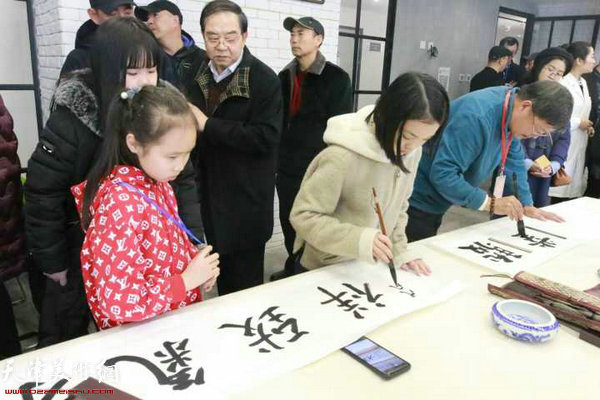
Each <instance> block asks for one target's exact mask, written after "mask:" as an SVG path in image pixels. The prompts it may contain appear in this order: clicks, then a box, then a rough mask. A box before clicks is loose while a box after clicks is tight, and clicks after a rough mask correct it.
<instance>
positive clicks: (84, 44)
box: [60, 0, 135, 77]
mask: <svg viewBox="0 0 600 400" xmlns="http://www.w3.org/2000/svg"><path fill="white" fill-rule="evenodd" d="M134 6H135V3H134V2H133V0H90V8H89V9H88V10H87V13H88V16H89V17H90V19H89V20H87V21H86V22H85V23H84V24H83V25H81V27H80V28H79V29H78V30H77V36H75V49H74V50H71V52H70V53H69V55H68V56H67V59H66V60H65V62H64V64H63V66H62V69H61V70H60V76H61V77H62V76H64V75H65V74H66V73H68V72H71V71H75V70H77V69H82V68H89V66H90V57H89V51H90V47H91V46H92V42H93V40H94V36H95V34H96V29H98V26H99V25H102V24H103V23H104V22H106V21H108V20H109V19H110V18H112V17H132V16H133V7H134Z"/></svg>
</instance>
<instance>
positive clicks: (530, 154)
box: [521, 47, 573, 207]
mask: <svg viewBox="0 0 600 400" xmlns="http://www.w3.org/2000/svg"><path fill="white" fill-rule="evenodd" d="M572 65H573V57H572V56H571V55H570V54H569V53H568V52H567V51H565V50H563V49H562V48H560V47H551V48H549V49H546V50H544V51H542V52H540V53H539V54H538V55H537V57H536V58H535V61H534V63H533V69H532V70H531V73H530V75H529V77H528V78H526V80H525V82H524V83H525V84H527V83H533V82H536V81H538V80H540V81H543V80H550V81H560V80H561V79H562V77H563V76H564V75H566V74H568V73H569V71H570V70H571V67H572ZM570 143H571V132H570V130H569V128H567V130H565V131H562V132H553V133H552V134H551V135H548V136H541V137H538V138H536V139H525V140H522V141H521V144H522V146H523V151H524V152H525V168H526V169H527V171H528V178H529V188H530V189H531V196H532V197H533V205H534V206H535V207H544V206H547V205H548V204H550V197H549V195H548V189H549V188H550V181H551V180H552V176H553V175H555V174H556V173H557V172H558V170H559V169H560V167H562V165H563V164H564V162H565V160H566V158H567V152H568V150H569V144H570ZM542 155H545V156H546V157H547V158H548V159H549V160H550V163H551V166H548V167H546V168H541V167H540V166H539V165H538V164H536V163H535V160H536V159H537V158H538V157H540V156H542Z"/></svg>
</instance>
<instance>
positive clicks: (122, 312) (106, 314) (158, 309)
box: [71, 165, 201, 329]
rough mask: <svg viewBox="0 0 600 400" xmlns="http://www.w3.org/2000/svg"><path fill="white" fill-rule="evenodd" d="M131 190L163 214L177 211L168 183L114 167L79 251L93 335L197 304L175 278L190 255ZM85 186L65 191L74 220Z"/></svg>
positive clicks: (197, 296)
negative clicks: (69, 195) (70, 196)
mask: <svg viewBox="0 0 600 400" xmlns="http://www.w3.org/2000/svg"><path fill="white" fill-rule="evenodd" d="M120 182H126V183H128V184H130V185H131V186H133V187H135V188H137V189H139V190H140V191H142V192H143V193H144V194H146V195H147V196H148V197H149V198H150V199H152V200H153V201H155V202H156V203H157V204H158V205H160V206H161V207H162V208H163V209H164V210H165V211H167V212H168V213H169V214H171V215H172V216H174V217H175V218H178V217H177V215H178V214H177V204H176V200H175V195H174V193H173V189H171V186H170V185H169V184H168V183H157V182H155V181H153V180H152V179H151V178H149V177H148V176H147V175H146V174H145V173H144V172H143V171H141V170H140V169H138V168H135V167H130V166H123V165H120V166H116V167H115V168H114V169H113V171H112V173H111V175H110V176H109V177H108V178H106V179H105V180H104V182H102V184H101V185H100V188H99V189H98V193H97V194H96V197H95V198H94V201H93V204H92V206H91V209H92V221H91V223H90V226H89V228H88V230H87V232H86V235H85V241H84V242H83V247H82V249H81V265H82V272H83V280H84V284H85V290H86V294H87V300H88V303H89V306H90V309H91V311H92V315H93V317H94V320H95V321H96V324H97V326H98V328H100V329H106V328H111V327H113V326H117V325H121V324H123V323H127V322H134V321H141V320H145V319H148V318H152V317H155V316H157V315H160V314H163V313H165V312H168V311H170V310H173V309H176V308H181V307H185V306H186V305H188V304H191V303H195V302H197V301H200V300H201V293H200V288H196V289H194V290H190V291H188V292H187V293H186V291H185V286H184V283H183V279H182V278H181V273H182V272H183V271H184V270H185V269H186V268H187V265H188V263H189V261H190V260H191V258H192V257H193V256H195V255H196V253H197V252H198V250H197V249H196V247H195V246H194V245H193V244H192V243H191V242H190V240H189V239H188V237H187V235H186V234H185V232H183V231H182V230H181V228H179V227H178V226H177V225H176V224H174V223H173V222H172V221H170V220H169V219H168V218H167V217H165V216H164V215H162V214H161V213H160V212H159V211H158V210H157V209H156V207H154V206H153V205H150V204H148V203H147V202H146V200H144V198H143V196H141V195H140V193H139V192H137V191H136V190H133V189H131V188H127V187H125V186H123V185H120V184H119V183H120ZM84 188H85V182H83V183H81V184H79V185H76V186H73V188H72V189H71V191H72V193H73V195H74V196H75V202H76V204H77V209H78V211H79V213H80V214H81V212H82V205H83V192H84Z"/></svg>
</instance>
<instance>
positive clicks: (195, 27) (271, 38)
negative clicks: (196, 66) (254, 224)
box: [33, 0, 341, 248]
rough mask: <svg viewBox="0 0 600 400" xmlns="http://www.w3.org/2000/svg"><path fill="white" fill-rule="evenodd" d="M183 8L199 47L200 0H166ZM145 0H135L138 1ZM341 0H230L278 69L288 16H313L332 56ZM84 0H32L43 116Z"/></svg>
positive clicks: (258, 51)
mask: <svg viewBox="0 0 600 400" xmlns="http://www.w3.org/2000/svg"><path fill="white" fill-rule="evenodd" d="M172 1H173V2H174V3H176V4H177V5H178V6H179V8H180V9H181V12H182V14H183V29H185V30H186V31H187V32H188V33H189V34H190V35H192V36H193V37H194V39H195V40H196V43H197V44H198V45H199V46H201V47H204V45H203V41H202V35H201V32H200V13H201V12H202V8H203V7H204V5H205V4H206V3H207V2H208V1H205V0H172ZM149 2H150V1H145V0H140V1H137V4H138V5H145V4H148V3H149ZM340 2H341V0H326V1H325V4H312V3H306V2H302V1H299V0H236V3H238V4H239V5H240V6H241V7H242V8H243V10H244V12H245V13H246V15H247V16H248V21H249V24H248V25H249V26H248V42H247V45H248V48H249V49H250V50H251V51H252V53H253V54H254V55H255V56H257V57H258V58H260V59H261V60H262V61H263V62H265V63H266V64H267V65H269V66H270V67H271V68H273V69H274V70H275V71H276V72H279V71H280V70H281V68H283V67H284V66H285V65H286V64H287V63H288V62H289V61H290V60H291V53H290V49H289V33H288V32H287V31H285V30H284V29H283V26H282V24H283V20H284V19H285V18H286V17H288V16H294V17H300V16H306V15H309V16H313V17H315V18H317V19H318V20H319V21H320V22H321V23H322V24H323V26H324V28H325V42H324V44H323V46H322V48H321V51H322V52H323V54H324V55H325V57H327V58H328V59H329V60H331V61H333V62H336V59H337V45H338V25H339V15H340ZM88 8H89V2H88V1H87V0H33V9H34V20H35V32H36V40H37V53H38V69H39V74H40V86H41V94H42V112H43V115H44V120H46V119H47V118H48V107H49V104H50V99H51V97H52V93H53V90H54V86H55V83H56V79H57V78H58V75H59V72H60V68H61V66H62V64H63V62H64V60H65V58H66V56H67V54H69V52H70V51H71V50H72V49H73V47H74V44H75V34H76V32H77V29H79V27H80V26H81V24H82V23H83V22H85V21H86V20H87V19H88V16H87V9H88ZM277 208H278V201H277V200H276V201H275V209H276V210H275V225H276V226H275V229H274V232H273V238H272V239H271V240H270V241H269V243H268V244H267V248H273V247H277V246H280V245H282V243H283V236H282V234H281V227H280V224H279V218H278V217H277V212H278V211H277Z"/></svg>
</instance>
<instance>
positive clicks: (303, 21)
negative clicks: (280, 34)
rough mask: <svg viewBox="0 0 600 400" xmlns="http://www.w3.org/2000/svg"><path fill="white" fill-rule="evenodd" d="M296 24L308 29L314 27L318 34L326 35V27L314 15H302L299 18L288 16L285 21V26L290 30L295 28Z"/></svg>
mask: <svg viewBox="0 0 600 400" xmlns="http://www.w3.org/2000/svg"><path fill="white" fill-rule="evenodd" d="M296 24H298V25H301V26H303V27H305V28H308V29H312V30H313V31H315V33H316V34H317V35H321V36H325V29H324V28H323V25H321V23H320V22H319V21H317V20H316V19H314V18H313V17H302V18H298V19H296V18H292V17H287V18H286V19H285V20H284V21H283V27H284V28H285V29H286V30H288V31H290V32H291V31H292V29H294V26H296Z"/></svg>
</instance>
